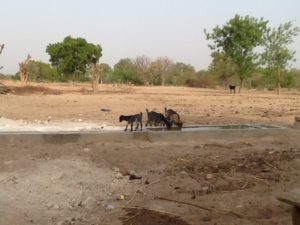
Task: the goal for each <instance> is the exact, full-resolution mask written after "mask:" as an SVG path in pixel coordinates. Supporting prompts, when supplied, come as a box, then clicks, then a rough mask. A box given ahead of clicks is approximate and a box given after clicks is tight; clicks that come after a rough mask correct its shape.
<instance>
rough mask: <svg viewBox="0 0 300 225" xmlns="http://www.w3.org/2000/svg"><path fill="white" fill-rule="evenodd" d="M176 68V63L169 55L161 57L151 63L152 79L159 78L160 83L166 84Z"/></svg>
mask: <svg viewBox="0 0 300 225" xmlns="http://www.w3.org/2000/svg"><path fill="white" fill-rule="evenodd" d="M173 69H174V63H173V61H172V60H170V59H169V58H167V57H161V58H158V59H156V60H155V61H154V62H152V63H151V65H150V71H151V74H152V76H153V77H152V81H154V80H157V79H158V80H159V81H160V85H161V86H164V85H165V83H166V79H168V77H169V76H171V74H172V72H173Z"/></svg>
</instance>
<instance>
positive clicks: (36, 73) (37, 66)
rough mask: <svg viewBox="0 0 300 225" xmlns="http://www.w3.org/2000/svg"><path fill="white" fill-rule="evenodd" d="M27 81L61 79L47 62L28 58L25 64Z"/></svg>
mask: <svg viewBox="0 0 300 225" xmlns="http://www.w3.org/2000/svg"><path fill="white" fill-rule="evenodd" d="M27 70H28V80H29V81H37V82H42V81H61V77H60V76H59V74H58V72H57V71H56V70H55V69H53V68H51V66H50V65H49V64H46V63H43V62H40V61H34V60H30V61H29V63H28V65H27Z"/></svg>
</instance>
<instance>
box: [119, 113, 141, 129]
mask: <svg viewBox="0 0 300 225" xmlns="http://www.w3.org/2000/svg"><path fill="white" fill-rule="evenodd" d="M142 119H143V113H142V112H140V114H135V115H130V116H124V115H121V116H120V118H119V121H120V123H121V122H122V121H124V120H125V121H127V125H126V128H125V130H124V131H127V127H128V125H129V124H130V127H131V129H130V131H132V127H133V124H134V123H136V127H135V131H136V130H137V129H138V128H139V125H140V126H141V131H142V130H143V122H142Z"/></svg>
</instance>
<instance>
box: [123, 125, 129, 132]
mask: <svg viewBox="0 0 300 225" xmlns="http://www.w3.org/2000/svg"><path fill="white" fill-rule="evenodd" d="M128 125H129V123H127V125H126V128H125V130H124V131H127V127H128Z"/></svg>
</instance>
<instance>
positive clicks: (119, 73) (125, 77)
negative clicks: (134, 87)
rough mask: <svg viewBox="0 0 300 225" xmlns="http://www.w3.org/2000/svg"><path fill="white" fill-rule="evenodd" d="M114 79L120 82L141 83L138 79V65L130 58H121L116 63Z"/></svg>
mask: <svg viewBox="0 0 300 225" xmlns="http://www.w3.org/2000/svg"><path fill="white" fill-rule="evenodd" d="M112 81H113V82H118V83H133V84H141V81H140V80H139V79H138V75H137V70H136V67H135V65H134V64H133V62H132V61H131V60H130V59H129V58H126V59H121V60H120V61H119V62H118V63H117V64H115V66H114V72H113V76H112Z"/></svg>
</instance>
